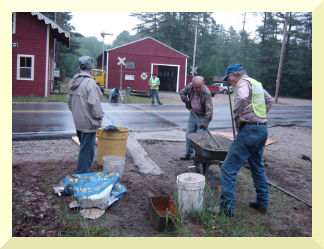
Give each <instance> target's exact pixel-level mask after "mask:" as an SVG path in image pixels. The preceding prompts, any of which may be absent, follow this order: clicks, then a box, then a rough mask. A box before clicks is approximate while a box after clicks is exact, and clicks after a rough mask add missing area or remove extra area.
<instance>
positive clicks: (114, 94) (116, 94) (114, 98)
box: [109, 88, 125, 104]
mask: <svg viewBox="0 0 324 249" xmlns="http://www.w3.org/2000/svg"><path fill="white" fill-rule="evenodd" d="M119 98H120V100H121V101H122V102H123V104H125V101H124V98H123V94H122V93H121V91H119V89H118V88H113V89H112V90H111V92H110V94H109V102H111V103H119V100H118V99H119Z"/></svg>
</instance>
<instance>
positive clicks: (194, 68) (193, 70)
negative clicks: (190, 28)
mask: <svg viewBox="0 0 324 249" xmlns="http://www.w3.org/2000/svg"><path fill="white" fill-rule="evenodd" d="M197 29H198V27H197V25H196V30H195V44H194V54H193V61H192V70H191V75H192V76H195V73H196V70H197V68H196V67H195V62H196V44H197Z"/></svg>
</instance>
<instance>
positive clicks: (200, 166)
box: [195, 162, 209, 175]
mask: <svg viewBox="0 0 324 249" xmlns="http://www.w3.org/2000/svg"><path fill="white" fill-rule="evenodd" d="M208 166H209V165H208V164H207V163H200V162H196V163H195V168H196V172H197V173H198V174H202V175H205V174H206V172H207V170H208Z"/></svg>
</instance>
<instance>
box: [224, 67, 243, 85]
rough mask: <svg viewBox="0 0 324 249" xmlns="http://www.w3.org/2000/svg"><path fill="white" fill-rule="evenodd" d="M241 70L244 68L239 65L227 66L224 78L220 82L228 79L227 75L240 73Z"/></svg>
mask: <svg viewBox="0 0 324 249" xmlns="http://www.w3.org/2000/svg"><path fill="white" fill-rule="evenodd" d="M242 70H244V68H243V66H242V65H240V64H232V65H229V66H228V67H227V68H226V72H225V76H224V77H223V79H222V80H223V81H226V80H227V77H228V75H230V73H233V72H237V71H242Z"/></svg>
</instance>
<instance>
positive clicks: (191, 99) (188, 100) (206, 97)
mask: <svg viewBox="0 0 324 249" xmlns="http://www.w3.org/2000/svg"><path fill="white" fill-rule="evenodd" d="M180 97H181V100H182V101H183V102H184V103H185V104H186V108H187V109H188V110H190V111H191V112H190V116H189V121H188V127H187V132H186V154H185V155H184V156H183V157H181V158H180V159H181V160H189V159H190V157H193V156H194V149H193V147H192V143H191V141H190V139H189V138H188V135H189V134H190V133H194V132H197V131H202V132H203V133H205V132H206V130H207V128H208V124H209V122H210V121H211V120H212V118H213V102H212V99H211V94H210V91H209V89H208V88H207V87H206V86H205V85H204V78H203V77H202V76H195V77H193V78H192V83H189V84H188V85H187V86H186V87H185V88H183V89H182V90H181V91H180ZM192 112H194V113H195V114H197V116H198V117H199V120H197V119H196V118H195V116H194V115H193V114H192Z"/></svg>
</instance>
